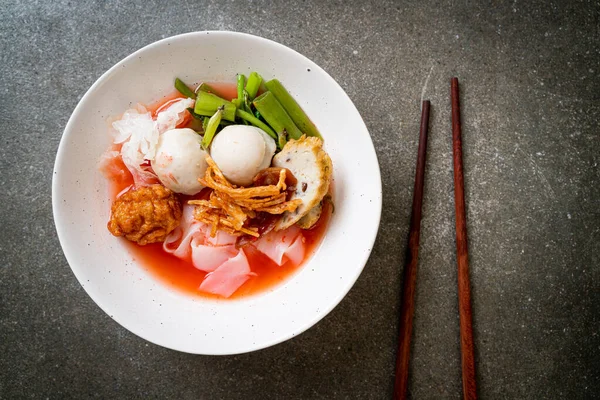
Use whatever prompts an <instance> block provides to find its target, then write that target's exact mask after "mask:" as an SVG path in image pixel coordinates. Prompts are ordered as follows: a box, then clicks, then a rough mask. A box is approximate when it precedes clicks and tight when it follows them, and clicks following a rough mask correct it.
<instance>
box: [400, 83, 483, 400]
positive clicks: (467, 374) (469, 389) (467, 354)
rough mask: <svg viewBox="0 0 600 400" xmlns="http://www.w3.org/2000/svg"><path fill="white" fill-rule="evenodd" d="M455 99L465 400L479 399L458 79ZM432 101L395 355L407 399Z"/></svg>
mask: <svg viewBox="0 0 600 400" xmlns="http://www.w3.org/2000/svg"><path fill="white" fill-rule="evenodd" d="M450 93H451V95H450V97H451V102H452V153H453V160H454V206H455V213H456V260H457V264H458V309H459V315H460V350H461V365H462V386H463V398H464V399H469V400H471V399H476V398H477V390H476V384H475V357H474V350H473V328H472V313H471V288H470V283H469V260H468V250H467V218H466V213H465V185H464V177H463V162H462V134H461V124H460V102H459V91H458V79H457V78H452V81H451V91H450ZM430 107H431V104H430V102H429V100H426V101H423V105H422V111H421V128H420V130H419V150H418V155H417V170H416V174H415V188H414V192H413V204H412V214H411V219H410V230H409V236H408V248H407V254H406V265H405V268H404V284H403V290H402V306H401V308H400V336H399V338H398V354H397V357H396V378H395V383H394V399H396V400H404V399H406V396H407V387H408V365H409V361H410V339H411V335H412V325H413V315H414V310H415V287H416V283H417V263H418V254H419V235H420V230H421V209H422V204H423V184H424V181H425V158H426V154H427V130H428V126H429V109H430Z"/></svg>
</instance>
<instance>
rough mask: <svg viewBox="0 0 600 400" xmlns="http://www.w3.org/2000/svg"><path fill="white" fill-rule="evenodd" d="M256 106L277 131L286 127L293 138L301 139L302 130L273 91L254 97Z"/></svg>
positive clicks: (281, 130)
mask: <svg viewBox="0 0 600 400" xmlns="http://www.w3.org/2000/svg"><path fill="white" fill-rule="evenodd" d="M253 104H254V107H256V109H257V110H258V112H260V115H261V116H262V117H263V118H264V119H265V121H267V123H268V124H269V125H271V127H272V128H273V130H274V131H275V132H283V130H284V129H285V130H286V132H287V134H288V135H289V137H291V138H292V139H300V136H302V132H301V131H300V129H298V127H297V126H296V124H295V123H294V121H292V119H291V118H290V116H289V115H288V113H287V112H286V111H285V109H284V108H283V106H282V105H281V104H280V103H279V101H277V99H276V98H275V95H273V93H271V92H265V93H263V94H261V95H260V96H258V97H257V98H256V99H254V102H253Z"/></svg>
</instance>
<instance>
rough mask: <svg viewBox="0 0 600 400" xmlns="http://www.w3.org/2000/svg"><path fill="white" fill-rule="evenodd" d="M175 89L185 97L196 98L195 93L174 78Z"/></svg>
mask: <svg viewBox="0 0 600 400" xmlns="http://www.w3.org/2000/svg"><path fill="white" fill-rule="evenodd" d="M175 89H177V91H178V92H179V93H181V94H182V95H184V96H185V97H189V98H192V99H195V98H196V93H194V91H193V90H192V89H190V88H189V86H188V85H186V84H185V83H184V82H183V81H182V80H181V79H179V78H175Z"/></svg>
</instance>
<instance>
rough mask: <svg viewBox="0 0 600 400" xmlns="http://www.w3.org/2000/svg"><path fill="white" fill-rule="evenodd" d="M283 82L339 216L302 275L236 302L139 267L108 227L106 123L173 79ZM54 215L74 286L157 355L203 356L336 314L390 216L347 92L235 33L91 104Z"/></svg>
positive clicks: (163, 60) (115, 76)
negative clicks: (316, 147)
mask: <svg viewBox="0 0 600 400" xmlns="http://www.w3.org/2000/svg"><path fill="white" fill-rule="evenodd" d="M251 71H257V72H259V73H260V74H261V75H262V76H263V77H265V79H270V78H274V77H276V78H278V79H279V80H280V81H281V82H282V83H283V84H284V85H285V86H286V88H287V89H288V90H289V91H290V92H291V93H292V95H293V96H294V97H295V98H296V99H297V101H298V102H299V103H300V105H301V106H302V107H303V108H304V110H305V111H306V113H307V114H308V115H309V117H310V118H311V119H312V120H313V122H314V123H315V124H316V125H317V127H318V128H319V130H320V131H321V133H322V134H323V136H324V138H325V148H326V150H327V152H328V153H329V154H330V156H331V158H332V160H333V166H334V182H335V183H334V199H335V203H336V208H335V213H334V215H333V217H332V220H331V222H330V226H329V229H328V231H327V233H326V236H325V238H324V240H323V242H322V244H321V246H320V247H319V249H318V250H317V252H316V253H315V255H314V256H313V257H312V259H310V260H309V261H308V262H307V263H306V264H305V265H304V266H303V267H302V268H301V270H300V271H299V272H297V273H296V274H294V275H293V276H292V277H291V278H290V279H289V280H288V281H286V282H284V283H283V284H281V285H279V286H278V287H275V288H274V289H273V290H270V291H267V292H264V293H261V294H258V295H255V296H252V297H246V298H242V299H239V300H209V299H203V298H201V297H192V296H189V295H186V294H184V293H180V292H178V291H177V290H175V289H172V288H170V287H168V286H166V285H165V284H163V283H161V282H160V281H158V280H157V279H156V278H154V277H153V276H152V275H151V274H150V273H149V272H148V271H146V270H145V269H144V267H143V266H141V265H138V264H137V263H136V261H135V260H133V258H132V256H131V254H129V253H128V251H127V250H126V248H125V246H124V245H123V242H122V240H123V239H118V238H115V237H113V236H112V235H111V234H110V233H109V232H108V230H107V228H106V222H107V221H108V219H109V212H110V202H109V192H108V185H107V182H106V181H105V180H104V178H103V177H102V175H101V174H100V173H99V172H98V170H97V160H98V158H99V157H100V155H101V154H102V152H103V151H104V150H105V149H106V148H107V146H108V144H109V138H108V135H107V119H108V118H109V117H111V116H117V115H119V114H121V113H122V112H123V111H124V110H126V109H127V108H128V107H130V106H131V105H132V104H136V103H137V102H142V103H146V104H148V103H151V102H152V101H155V100H159V99H160V98H161V97H162V96H163V95H165V94H167V93H170V92H172V90H173V80H174V78H175V77H180V78H182V79H183V80H184V81H188V82H194V81H207V82H216V81H226V82H234V80H235V75H236V73H238V72H240V73H245V74H248V73H250V72H251ZM52 206H53V211H54V220H55V223H56V229H57V231H58V236H59V238H60V243H61V245H62V248H63V251H64V253H65V256H66V258H67V260H68V262H69V265H70V266H71V268H72V269H73V272H74V273H75V276H76V277H77V279H78V280H79V282H80V283H81V285H82V286H83V287H84V289H85V290H86V291H87V293H88V294H89V295H90V297H91V298H92V299H93V300H94V301H95V302H96V303H97V304H98V305H99V306H100V307H101V308H102V309H103V310H104V311H105V312H106V313H107V314H108V315H110V317H111V318H113V319H114V320H115V321H117V322H118V323H120V324H121V325H123V326H124V327H125V328H127V329H128V330H130V331H131V332H133V333H135V334H136V335H138V336H140V337H142V338H144V339H146V340H148V341H150V342H153V343H156V344H158V345H161V346H164V347H168V348H171V349H175V350H180V351H184V352H188V353H196V354H235V353H243V352H248V351H252V350H257V349H261V348H264V347H267V346H271V345H274V344H276V343H279V342H282V341H284V340H286V339H289V338H291V337H293V336H295V335H298V334H300V333H301V332H303V331H304V330H306V329H308V328H309V327H311V326H312V325H314V324H315V323H316V322H317V321H319V320H320V319H321V318H323V317H324V316H325V315H327V313H329V312H330V311H331V310H332V309H333V308H334V307H335V306H336V305H337V304H338V303H339V302H340V301H341V300H342V298H343V297H344V296H345V295H346V293H347V292H348V291H349V290H350V288H351V287H352V285H353V284H354V282H355V281H356V279H357V278H358V276H359V275H360V273H361V271H362V269H363V267H364V265H365V263H366V262H367V259H368V257H369V254H370V252H371V247H372V246H373V242H374V241H375V237H376V235H377V230H378V227H379V218H380V215H381V178H380V173H379V165H378V163H377V157H376V154H375V151H374V149H373V143H372V142H371V138H370V136H369V132H368V131H367V128H366V127H365V124H364V122H363V120H362V119H361V117H360V115H359V113H358V111H357V110H356V108H355V107H354V105H353V104H352V101H351V100H350V99H349V98H348V96H347V95H346V93H344V91H343V90H342V88H341V87H340V86H339V85H338V84H337V83H336V82H335V81H334V80H333V79H332V78H331V77H330V76H329V75H328V74H327V73H326V72H325V71H323V70H322V69H321V68H320V67H319V66H317V65H316V64H315V63H313V62H312V61H310V60H309V59H308V58H306V57H304V56H302V55H301V54H299V53H297V52H295V51H294V50H291V49H289V48H287V47H285V46H283V45H281V44H278V43H275V42H273V41H270V40H267V39H263V38H259V37H256V36H251V35H247V34H241V33H234V32H194V33H188V34H184V35H179V36H174V37H171V38H167V39H164V40H161V41H158V42H156V43H153V44H151V45H149V46H146V47H144V48H143V49H141V50H138V51H136V52H135V53H133V54H131V55H130V56H129V57H127V58H125V59H124V60H122V61H121V62H119V63H117V64H116V65H115V66H114V67H112V68H111V69H110V70H109V71H108V72H106V73H105V74H104V75H102V76H101V77H100V79H98V80H97V81H96V83H94V85H92V87H91V88H90V89H89V90H88V91H87V93H86V94H85V95H84V96H83V98H82V99H81V101H80V102H79V104H78V105H77V107H76V108H75V111H74V112H73V115H71V118H70V119H69V122H68V124H67V126H66V128H65V131H64V134H63V137H62V139H61V142H60V146H59V149H58V154H57V156H56V164H55V167H54V179H53V182H52Z"/></svg>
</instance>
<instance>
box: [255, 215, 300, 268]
mask: <svg viewBox="0 0 600 400" xmlns="http://www.w3.org/2000/svg"><path fill="white" fill-rule="evenodd" d="M254 246H256V249H257V250H258V251H260V252H261V253H263V254H264V255H266V256H267V257H269V258H270V259H271V260H273V261H274V262H275V263H276V264H277V265H283V264H284V263H285V262H286V261H287V260H288V259H289V260H291V261H292V262H294V263H300V262H301V261H302V259H303V257H304V252H305V245H304V240H303V236H302V233H301V231H300V228H298V227H297V226H295V225H293V226H291V227H289V228H288V229H285V230H283V231H271V232H269V233H268V234H266V235H264V236H262V237H261V238H260V239H258V240H257V241H256V242H255V243H254Z"/></svg>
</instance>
